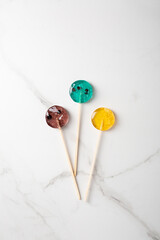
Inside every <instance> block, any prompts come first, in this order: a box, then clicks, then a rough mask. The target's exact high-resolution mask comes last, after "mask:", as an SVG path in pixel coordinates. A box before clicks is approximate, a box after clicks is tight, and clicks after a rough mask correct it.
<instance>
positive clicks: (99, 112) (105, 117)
mask: <svg viewBox="0 0 160 240" xmlns="http://www.w3.org/2000/svg"><path fill="white" fill-rule="evenodd" d="M91 121H92V124H93V126H94V127H95V128H97V129H98V130H101V131H106V130H108V129H110V128H111V127H112V126H113V125H114V123H115V116H114V113H113V112H112V111H111V110H110V109H108V108H104V107H101V108H97V109H96V110H95V111H94V112H93V114H92V116H91Z"/></svg>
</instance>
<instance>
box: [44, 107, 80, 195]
mask: <svg viewBox="0 0 160 240" xmlns="http://www.w3.org/2000/svg"><path fill="white" fill-rule="evenodd" d="M45 117H46V122H47V124H48V125H49V126H50V127H52V128H58V129H59V130H60V134H61V137H62V142H63V145H64V148H65V151H66V155H67V159H68V163H69V167H70V170H71V174H72V177H73V181H74V184H75V187H76V190H77V194H78V199H81V197H80V192H79V188H78V185H77V181H76V178H75V176H74V173H73V168H72V163H71V160H70V156H69V152H68V149H67V145H66V142H65V139H64V135H63V131H62V127H64V126H66V125H67V123H68V121H69V114H68V112H67V111H66V110H65V109H64V108H63V107H61V106H56V105H54V106H52V107H50V108H49V109H48V110H47V112H46V116H45Z"/></svg>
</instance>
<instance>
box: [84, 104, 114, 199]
mask: <svg viewBox="0 0 160 240" xmlns="http://www.w3.org/2000/svg"><path fill="white" fill-rule="evenodd" d="M91 121H92V124H93V126H94V127H95V128H97V129H98V130H100V131H99V137H98V140H97V146H96V148H95V153H94V157H93V162H92V166H91V171H90V175H89V180H88V184H87V190H86V195H85V201H87V199H88V193H89V189H90V185H91V181H92V176H93V171H94V167H95V163H96V158H97V153H98V148H99V145H100V140H101V135H102V132H103V131H106V130H109V129H110V128H111V127H112V126H113V125H114V123H115V116H114V113H113V112H112V111H111V110H110V109H108V108H104V107H101V108H97V109H96V110H95V111H94V112H93V113H92V116H91Z"/></svg>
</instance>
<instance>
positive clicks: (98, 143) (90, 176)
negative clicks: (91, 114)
mask: <svg viewBox="0 0 160 240" xmlns="http://www.w3.org/2000/svg"><path fill="white" fill-rule="evenodd" d="M102 126H103V121H102V124H101V129H102ZM99 131H100V132H99V136H98V140H97V145H96V149H95V153H94V156H93V162H92V165H91V171H90V175H89V180H88V184H87V190H86V194H85V198H84V200H85V202H87V199H88V194H89V189H90V186H91V181H92V176H93V172H94V167H95V163H96V159H97V153H98V149H99V145H100V141H101V136H102V131H101V130H99Z"/></svg>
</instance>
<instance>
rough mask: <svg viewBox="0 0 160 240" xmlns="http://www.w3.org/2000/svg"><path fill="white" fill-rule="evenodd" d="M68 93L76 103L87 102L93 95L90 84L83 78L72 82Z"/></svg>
mask: <svg viewBox="0 0 160 240" xmlns="http://www.w3.org/2000/svg"><path fill="white" fill-rule="evenodd" d="M69 94H70V96H71V98H72V100H73V101H75V102H77V103H85V102H88V101H89V100H90V99H91V98H92V95H93V89H92V86H91V85H90V84H89V83H88V82H87V81H85V80H78V81H75V82H74V83H72V85H71V87H70V89H69Z"/></svg>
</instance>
